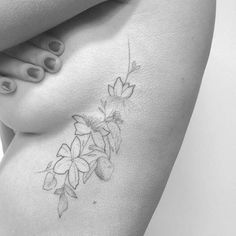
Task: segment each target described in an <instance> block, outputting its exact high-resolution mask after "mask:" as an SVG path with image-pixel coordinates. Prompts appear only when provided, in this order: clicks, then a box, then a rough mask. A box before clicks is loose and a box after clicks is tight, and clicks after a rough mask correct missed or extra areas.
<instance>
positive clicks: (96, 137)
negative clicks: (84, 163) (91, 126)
mask: <svg viewBox="0 0 236 236" xmlns="http://www.w3.org/2000/svg"><path fill="white" fill-rule="evenodd" d="M92 138H93V141H94V144H95V145H96V146H98V147H100V148H102V149H104V148H105V142H104V139H103V136H102V134H101V133H100V132H93V133H92Z"/></svg>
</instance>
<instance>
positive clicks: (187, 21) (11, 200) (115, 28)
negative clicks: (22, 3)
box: [0, 0, 215, 236]
mask: <svg viewBox="0 0 236 236" xmlns="http://www.w3.org/2000/svg"><path fill="white" fill-rule="evenodd" d="M214 12H215V3H214V2H213V1H210V0H209V1H205V0H204V1H198V2H196V1H178V2H175V4H172V5H171V6H170V5H169V4H168V3H167V2H166V1H164V0H163V1H161V0H160V1H151V0H150V1H146V2H145V3H144V2H143V1H135V2H132V1H131V2H129V3H128V4H127V5H118V4H116V3H106V4H104V5H103V6H100V7H98V8H97V9H94V10H92V11H90V12H87V13H86V14H83V15H81V16H80V17H78V18H76V19H74V20H72V21H71V22H69V23H66V24H64V25H62V26H60V27H59V28H57V29H55V31H54V33H55V35H58V36H59V37H60V38H62V40H63V41H64V42H65V44H66V51H65V54H64V55H63V60H64V63H65V65H64V67H63V70H62V71H61V72H60V73H59V74H57V75H53V77H51V76H49V79H47V80H44V81H43V82H42V84H39V85H38V86H37V87H34V86H33V85H32V84H26V83H24V82H22V83H19V89H18V92H17V93H16V94H15V95H14V96H12V97H11V98H9V97H8V98H7V97H5V96H2V97H1V99H0V116H1V120H3V121H4V123H6V124H7V125H8V126H9V127H12V128H14V130H16V131H17V135H16V137H15V138H14V141H13V143H12V144H11V147H10V148H9V150H8V151H7V153H6V155H5V157H4V159H3V162H2V163H1V169H0V186H1V188H2V191H3V192H4V195H1V196H0V229H1V231H2V232H0V233H1V234H2V235H7V236H8V235H19V234H20V235H23V236H24V235H82V236H83V235H98V236H99V235H102V236H104V235H108V236H109V235H119V236H123V235H125V236H127V235H132V236H133V235H143V234H144V231H145V229H146V227H147V224H148V222H149V220H150V218H151V216H152V213H153V211H154V210H155V207H156V205H157V204H158V202H159V200H160V198H161V195H162V192H163V190H164V187H165V185H166V182H167V180H168V176H169V174H170V172H171V169H172V166H173V164H174V161H175V159H176V157H177V154H178V151H179V148H180V146H181V144H182V140H183V137H184V134H185V131H186V128H187V125H188V123H189V119H190V116H191V114H192V110H193V107H194V104H195V101H196V98H197V94H198V89H199V86H200V83H201V78H202V75H203V72H204V69H205V65H206V62H207V59H208V54H209V50H210V45H211V38H212V32H213V26H214ZM108 29H109V30H108ZM127 38H129V41H130V48H131V58H132V60H135V61H136V66H137V67H139V65H140V66H141V67H140V68H139V70H137V71H136V72H135V73H134V74H132V75H131V77H130V78H129V80H128V81H129V82H130V85H132V84H135V85H136V87H135V88H136V89H135V92H134V93H133V95H132V100H130V102H131V103H129V104H127V107H128V108H129V109H127V110H124V111H122V112H121V113H122V119H123V120H124V121H125V122H124V123H123V125H122V139H123V142H122V145H121V149H120V151H119V153H118V154H117V156H115V158H113V159H112V163H113V165H114V167H115V170H114V173H113V175H112V177H111V179H110V181H108V182H104V181H101V179H100V178H97V177H96V175H94V176H93V177H91V179H90V180H89V182H87V183H86V184H85V185H83V184H82V183H80V185H79V187H78V189H77V190H76V191H77V192H76V194H77V195H78V199H77V200H74V201H73V199H72V200H71V201H70V203H69V204H70V205H69V209H68V210H67V211H65V212H64V214H63V216H62V217H61V218H58V212H57V210H56V208H57V204H58V196H57V195H55V194H53V193H50V192H47V191H46V192H45V191H43V190H42V186H43V181H44V174H45V173H44V174H38V173H36V172H37V171H40V170H43V169H45V167H46V166H47V164H48V163H49V162H50V161H52V160H53V161H54V160H56V161H57V160H58V159H57V157H56V155H57V153H58V151H59V150H60V147H61V145H62V144H63V143H66V144H68V145H69V144H70V143H71V142H72V140H73V139H74V137H75V127H74V122H75V121H74V120H73V119H72V116H73V115H79V114H86V115H93V116H95V117H99V112H98V109H97V108H98V106H99V104H100V99H103V98H106V97H107V96H108V85H109V84H110V85H112V86H113V85H114V82H115V81H116V79H117V78H118V77H119V76H121V78H122V80H123V81H125V77H126V75H127V65H128V61H129V60H128V50H127ZM50 77H51V78H50ZM114 87H115V86H114ZM28 97H30V98H31V99H30V100H29V99H27V98H28ZM29 133H31V134H29ZM85 169H86V168H85ZM85 169H84V170H85ZM55 171H59V170H58V169H57V168H55ZM81 171H83V170H82V169H81ZM16 196H17V198H16ZM29 221H30V222H31V224H30V225H29V224H28V222H29Z"/></svg>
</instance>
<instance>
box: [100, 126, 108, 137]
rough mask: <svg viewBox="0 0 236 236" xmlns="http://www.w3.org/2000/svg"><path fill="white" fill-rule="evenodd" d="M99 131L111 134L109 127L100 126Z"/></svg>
mask: <svg viewBox="0 0 236 236" xmlns="http://www.w3.org/2000/svg"><path fill="white" fill-rule="evenodd" d="M99 132H100V134H101V135H102V136H107V135H108V134H109V130H108V129H107V127H100V128H99Z"/></svg>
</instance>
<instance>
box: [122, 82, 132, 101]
mask: <svg viewBox="0 0 236 236" xmlns="http://www.w3.org/2000/svg"><path fill="white" fill-rule="evenodd" d="M134 88H135V85H132V86H130V87H128V88H127V89H126V90H125V91H123V93H122V97H123V98H130V97H131V96H132V94H133V93H134Z"/></svg>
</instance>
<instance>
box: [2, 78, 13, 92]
mask: <svg viewBox="0 0 236 236" xmlns="http://www.w3.org/2000/svg"><path fill="white" fill-rule="evenodd" d="M15 90H16V85H14V83H12V82H10V81H3V82H2V83H1V93H5V94H7V93H12V92H14V91H15Z"/></svg>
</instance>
